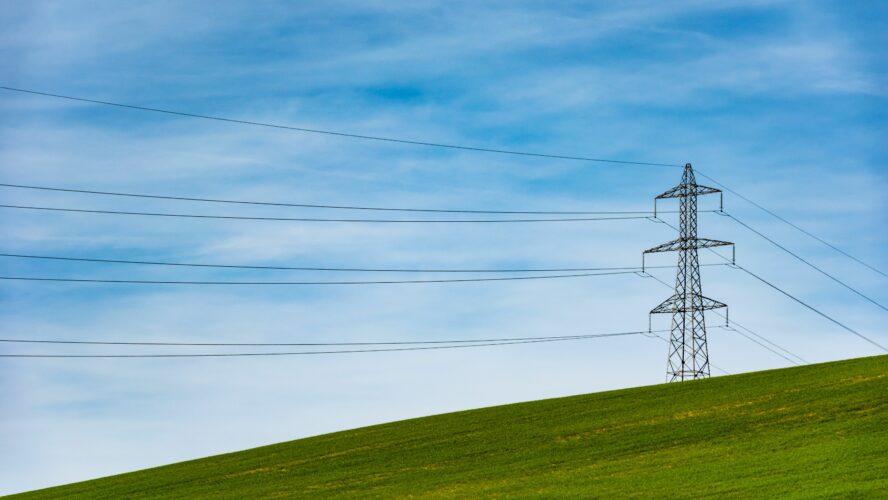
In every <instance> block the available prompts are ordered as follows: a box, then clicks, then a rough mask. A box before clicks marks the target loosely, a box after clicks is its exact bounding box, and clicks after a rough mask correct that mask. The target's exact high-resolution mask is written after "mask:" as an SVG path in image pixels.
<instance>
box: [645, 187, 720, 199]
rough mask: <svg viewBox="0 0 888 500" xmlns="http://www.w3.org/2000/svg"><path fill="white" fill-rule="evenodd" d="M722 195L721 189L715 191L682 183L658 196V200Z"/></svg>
mask: <svg viewBox="0 0 888 500" xmlns="http://www.w3.org/2000/svg"><path fill="white" fill-rule="evenodd" d="M713 193H721V189H715V188H712V187H709V186H701V185H700V184H686V183H681V184H679V185H678V186H675V187H674V188H672V189H670V190H669V191H666V192H665V193H663V194H661V195H659V196H657V199H658V200H662V199H664V198H684V197H685V196H701V195H704V194H713Z"/></svg>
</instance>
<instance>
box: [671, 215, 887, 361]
mask: <svg viewBox="0 0 888 500" xmlns="http://www.w3.org/2000/svg"><path fill="white" fill-rule="evenodd" d="M661 220H662V219H661ZM662 222H663V223H664V224H666V225H667V226H669V227H671V228H672V229H674V230H676V231H678V228H677V227H675V226H674V225H672V224H670V223H669V222H666V221H662ZM706 249H707V250H709V251H710V252H712V253H714V254H715V255H717V256H719V257H721V258H722V259H724V260H725V261H727V262H730V265H729V266H728V267H733V268H735V269H739V270H741V271H743V272H745V273H747V274H749V275H750V276H752V277H753V278H755V279H757V280H759V281H761V282H762V283H764V284H765V285H768V286H769V287H771V288H773V289H774V290H776V291H778V292H780V293H782V294H783V295H785V296H787V297H789V298H790V299H792V300H794V301H795V302H798V303H799V304H801V305H802V306H805V307H806V308H808V309H810V310H811V311H814V312H815V313H817V314H818V315H820V316H822V317H823V318H825V319H827V320H829V321H830V322H832V323H834V324H836V325H838V326H839V327H841V328H842V329H844V330H846V331H848V332H850V333H852V334H854V335H856V336H857V337H859V338H861V339H863V340H865V341H867V342H869V343H870V344H872V345H874V346H876V347H878V348H879V349H881V350H883V351H885V352H888V349H886V348H885V347H884V346H882V345H881V344H879V343H878V342H876V341H875V340H873V339H871V338H869V337H867V336H866V335H864V334H862V333H860V332H858V331H857V330H855V329H853V328H851V327H850V326H848V325H846V324H844V323H842V322H841V321H839V320H837V319H835V318H833V317H832V316H830V315H828V314H826V313H824V312H823V311H821V310H820V309H817V308H816V307H814V306H812V305H810V304H808V303H807V302H805V301H803V300H802V299H799V298H798V297H796V296H795V295H792V294H791V293H789V292H787V291H786V290H784V289H782V288H780V287H778V286H777V285H775V284H773V283H771V282H770V281H767V280H766V279H764V278H762V277H761V276H759V275H757V274H755V273H753V272H752V271H750V270H749V269H746V268H745V267H743V266H741V265H739V264H736V263H734V262H732V261H731V259H729V258H727V257H725V256H724V255H722V254H720V253H718V252H716V251H715V250H713V249H712V248H708V247H707V248H706Z"/></svg>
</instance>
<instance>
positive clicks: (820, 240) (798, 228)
mask: <svg viewBox="0 0 888 500" xmlns="http://www.w3.org/2000/svg"><path fill="white" fill-rule="evenodd" d="M694 171H695V172H696V173H697V174H699V175H702V176H703V177H705V178H707V179H709V180H710V181H712V182H714V183H715V184H717V185H718V186H720V187H721V188H722V189H724V190H725V191H727V192H729V193H731V194H733V195H734V196H736V197H738V198H740V199H741V200H743V201H745V202H747V203H749V204H750V205H752V206H754V207H756V208H758V209H759V210H761V211H763V212H765V213H766V214H768V215H770V216H772V217H774V218H775V219H777V220H779V221H780V222H783V223H784V224H786V225H788V226H790V227H792V228H793V229H795V230H797V231H799V232H801V233H802V234H805V235H806V236H808V237H810V238H813V239H814V240H817V241H818V242H820V243H822V244H824V245H826V246H828V247H829V248H831V249H833V250H835V251H836V252H838V253H840V254H842V255H844V256H845V257H848V258H849V259H851V260H853V261H855V262H857V263H858V264H860V265H862V266H864V267H866V268H868V269H869V270H871V271H874V272H876V273H879V274H881V275H882V276H884V277H886V278H888V274H886V273H885V272H884V271H881V270H879V269H876V268H875V267H873V266H871V265H870V264H867V263H866V262H864V261H862V260H860V259H858V258H857V257H855V256H853V255H851V254H849V253H848V252H846V251H844V250H842V249H841V248H839V247H837V246H835V245H833V244H832V243H830V242H828V241H826V240H824V239H823V238H821V237H819V236H817V235H815V234H813V233H811V232H810V231H807V230H805V229H803V228H802V227H799V226H798V225H796V224H793V223H792V222H790V221H789V220H787V219H785V218H783V217H781V216H780V215H778V214H777V213H775V212H773V211H772V210H769V209H767V208H765V207H764V206H762V205H760V204H759V203H756V202H755V201H753V200H751V199H749V198H747V197H746V196H743V195H742V194H740V193H738V192H737V191H735V190H733V189H731V188H729V187H728V186H725V185H724V184H722V183H721V182H719V181H717V180H715V179H713V178H712V177H710V176H708V175H706V174H704V173H703V172H701V171H700V170H699V169H695V170H694Z"/></svg>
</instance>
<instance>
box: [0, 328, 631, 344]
mask: <svg viewBox="0 0 888 500" xmlns="http://www.w3.org/2000/svg"><path fill="white" fill-rule="evenodd" d="M629 333H634V332H629ZM624 334H626V332H618V333H607V334H598V333H592V334H580V335H550V336H543V337H506V338H485V339H452V340H409V341H408V340H393V341H374V342H158V341H151V342H135V341H107V340H64V339H21V338H18V339H8V338H0V342H5V343H13V344H72V345H115V346H117V345H121V346H148V347H169V346H174V347H294V346H299V347H332V346H373V345H421V344H477V343H492V342H519V341H526V340H550V339H584V338H595V337H600V336H602V335H603V336H615V335H624Z"/></svg>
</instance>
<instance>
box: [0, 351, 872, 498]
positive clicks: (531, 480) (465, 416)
mask: <svg viewBox="0 0 888 500" xmlns="http://www.w3.org/2000/svg"><path fill="white" fill-rule="evenodd" d="M886 457H888V356H879V357H871V358H862V359H854V360H849V361H840V362H835V363H825V364H819V365H809V366H804V367H799V368H790V369H782V370H772V371H766V372H757V373H750V374H744V375H737V376H730V377H719V378H714V379H709V380H705V381H697V382H685V383H682V384H672V385H658V386H650V387H640V388H635V389H626V390H619V391H612V392H604V393H597V394H588V395H583V396H574V397H568V398H559V399H550V400H544V401H534V402H530V403H520V404H513V405H507V406H498V407H493V408H483V409H479V410H471V411H464V412H459V413H451V414H446V415H437V416H432V417H426V418H418V419H413V420H406V421H402V422H393V423H389V424H384V425H377V426H373V427H366V428H362V429H355V430H351V431H345V432H337V433H334V434H327V435H323V436H317V437H312V438H308V439H300V440H298V441H291V442H287V443H281V444H276V445H272V446H265V447H262V448H255V449H252V450H246V451H241V452H237V453H230V454H226V455H219V456H214V457H209V458H205V459H201V460H193V461H190V462H184V463H178V464H173V465H167V466H164V467H158V468H154V469H148V470H143V471H138V472H132V473H128V474H122V475H118V476H112V477H107V478H103V479H97V480H94V481H86V482H82V483H76V484H71V485H67V486H61V487H57V488H50V489H46V490H40V491H36V492H31V493H26V494H22V495H20V498H62V497H64V498H99V497H101V498H154V497H162V498H184V497H203V498H206V497H215V498H255V497H286V496H293V497H306V496H312V495H317V496H322V497H331V496H332V497H335V496H343V497H361V498H367V497H405V496H411V495H413V496H429V497H463V498H466V497H468V498H471V497H479V496H481V497H490V496H496V497H501V498H502V497H512V496H522V497H556V496H577V497H586V498H588V497H603V498H623V497H633V496H635V497H642V496H643V497H650V496H654V497H662V498H665V497H669V498H687V497H701V496H705V495H717V496H719V497H734V498H761V497H786V498H796V497H799V498H801V497H805V498H807V497H818V496H824V497H829V496H849V497H861V496H863V497H870V496H872V497H877V496H878V497H884V496H886V495H888V458H886ZM16 498H19V496H16Z"/></svg>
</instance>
